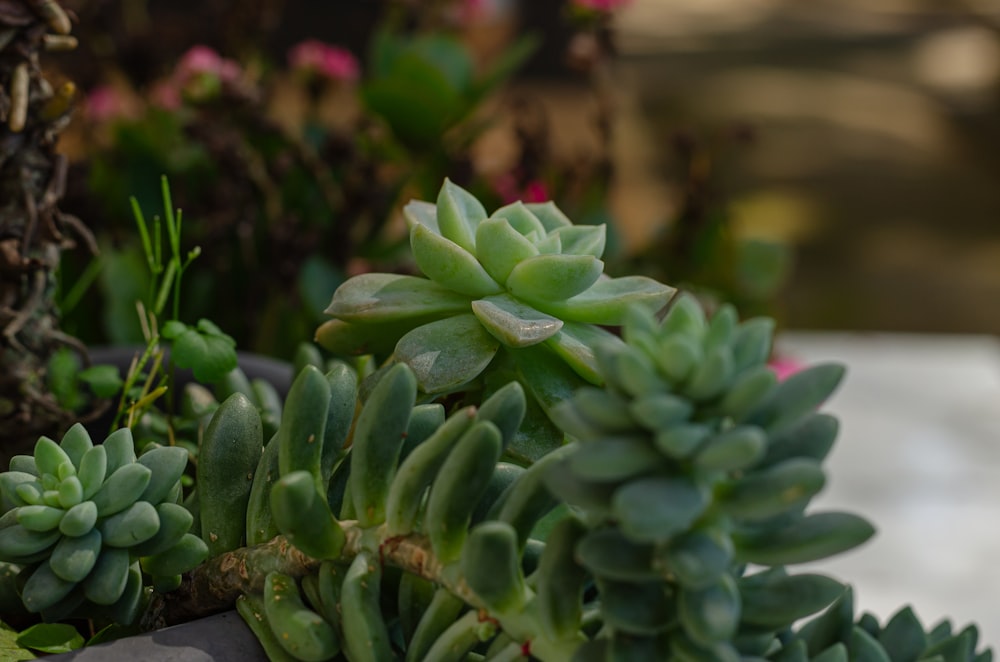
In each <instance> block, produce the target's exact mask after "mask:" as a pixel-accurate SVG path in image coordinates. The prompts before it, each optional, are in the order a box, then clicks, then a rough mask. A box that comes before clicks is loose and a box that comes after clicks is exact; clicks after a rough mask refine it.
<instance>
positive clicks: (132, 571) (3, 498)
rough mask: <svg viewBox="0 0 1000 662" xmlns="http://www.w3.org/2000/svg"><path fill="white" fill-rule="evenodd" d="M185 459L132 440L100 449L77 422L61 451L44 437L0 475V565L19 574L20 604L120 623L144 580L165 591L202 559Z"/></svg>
mask: <svg viewBox="0 0 1000 662" xmlns="http://www.w3.org/2000/svg"><path fill="white" fill-rule="evenodd" d="M187 459H188V454H187V451H185V450H184V449H182V448H179V447H166V446H162V447H151V448H149V450H147V452H145V453H143V454H142V455H141V456H140V457H138V458H137V457H136V455H135V447H134V444H133V440H132V434H131V432H130V431H129V430H128V429H127V428H125V429H121V430H118V431H117V432H114V433H112V434H111V435H110V436H109V437H108V438H107V439H106V440H105V441H104V443H103V444H99V445H94V443H93V442H92V441H91V439H90V436H89V434H88V433H87V431H86V430H85V429H84V428H83V426H82V425H80V424H79V423H78V424H76V425H74V426H73V427H72V428H70V429H69V431H68V432H67V433H66V434H65V435H64V436H63V438H62V441H61V442H60V443H58V444H57V443H56V442H55V441H53V440H51V439H49V438H47V437H42V438H41V439H39V440H38V443H37V444H36V445H35V451H34V455H30V456H29V455H17V456H15V457H14V458H13V459H12V460H11V463H10V471H7V472H4V473H3V474H0V511H2V517H0V561H3V562H5V563H12V564H17V565H18V566H20V567H21V570H20V572H19V575H18V579H19V581H20V582H21V586H20V588H19V591H20V595H21V599H22V601H23V603H24V606H25V608H26V609H27V610H28V611H29V612H32V613H41V614H42V616H43V617H44V618H45V619H46V620H60V619H64V618H67V617H71V616H73V615H79V614H88V615H89V614H93V613H94V610H95V605H96V610H97V613H104V614H105V615H106V616H107V618H109V619H111V620H113V621H115V622H118V623H122V624H130V623H132V621H133V620H135V618H136V616H137V615H138V614H139V613H140V611H141V608H142V607H143V604H142V602H143V598H144V592H143V586H144V582H143V572H144V573H146V575H147V576H148V577H149V578H150V579H151V582H152V583H153V584H154V585H156V586H159V587H161V588H165V587H166V588H169V587H171V586H176V585H178V584H179V583H180V575H181V573H183V572H187V571H188V570H190V569H192V568H193V567H195V566H196V565H198V564H199V563H201V562H202V561H204V560H205V558H206V557H207V555H208V549H207V547H206V546H205V543H204V542H202V540H201V538H199V537H197V536H195V535H192V534H190V533H188V529H189V528H190V526H191V523H192V520H193V518H192V516H191V514H190V513H189V512H188V511H187V510H186V509H185V508H184V507H183V506H181V505H180V504H179V503H177V501H178V499H179V498H180V495H181V475H182V474H183V473H184V468H185V466H186V465H187Z"/></svg>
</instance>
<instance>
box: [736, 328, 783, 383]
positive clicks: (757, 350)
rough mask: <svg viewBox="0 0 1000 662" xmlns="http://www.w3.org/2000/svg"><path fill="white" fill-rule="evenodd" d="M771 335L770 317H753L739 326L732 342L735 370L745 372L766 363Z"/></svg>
mask: <svg viewBox="0 0 1000 662" xmlns="http://www.w3.org/2000/svg"><path fill="white" fill-rule="evenodd" d="M773 335H774V320H773V319H771V318H770V317H755V318H753V319H749V320H747V321H746V322H743V323H742V324H740V326H739V328H737V329H736V333H735V337H734V340H733V355H734V356H735V357H736V369H737V370H745V369H746V368H749V367H750V366H754V365H763V364H764V363H766V362H767V359H768V357H769V356H770V355H771V338H772V336H773Z"/></svg>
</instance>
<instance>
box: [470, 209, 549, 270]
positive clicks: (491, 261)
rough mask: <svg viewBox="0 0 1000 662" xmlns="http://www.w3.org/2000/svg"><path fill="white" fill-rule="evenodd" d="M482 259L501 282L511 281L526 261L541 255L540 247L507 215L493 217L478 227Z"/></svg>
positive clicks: (480, 259) (478, 253) (486, 267)
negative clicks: (516, 227) (539, 253)
mask: <svg viewBox="0 0 1000 662" xmlns="http://www.w3.org/2000/svg"><path fill="white" fill-rule="evenodd" d="M476 245H477V246H478V247H479V249H478V251H477V257H478V258H479V262H480V263H481V264H482V265H483V267H484V268H485V269H486V271H487V273H489V274H490V275H491V276H492V277H493V278H494V279H495V280H496V281H497V282H498V283H504V282H506V281H507V277H508V276H510V272H511V271H512V270H513V269H514V267H516V266H517V265H518V263H519V262H521V261H522V260H526V259H528V258H529V257H534V256H535V255H538V249H537V248H536V247H535V245H534V244H532V243H531V242H530V241H529V240H528V239H527V238H526V237H525V236H524V235H523V234H521V233H520V232H518V231H517V230H515V229H514V228H513V226H511V224H510V222H509V221H508V220H507V219H505V218H497V217H493V218H489V219H487V220H485V221H483V222H482V223H480V225H479V227H478V228H477V229H476Z"/></svg>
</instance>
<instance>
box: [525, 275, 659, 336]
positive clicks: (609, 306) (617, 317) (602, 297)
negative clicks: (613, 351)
mask: <svg viewBox="0 0 1000 662" xmlns="http://www.w3.org/2000/svg"><path fill="white" fill-rule="evenodd" d="M675 291H676V290H675V289H674V288H672V287H670V286H669V285H664V284H663V283H659V282H657V281H655V280H653V279H652V278H646V277H645V276H625V277H622V278H599V279H598V280H597V282H595V283H594V285H593V286H592V287H590V288H589V289H588V290H586V291H585V292H582V293H581V294H578V295H576V296H574V297H572V298H570V299H566V300H563V301H556V300H547V301H537V302H535V301H533V302H532V303H535V304H536V307H537V308H538V309H539V310H541V311H542V312H546V313H548V314H550V315H554V316H556V317H558V318H559V319H561V320H572V321H574V322H588V323H590V324H601V325H603V326H618V325H620V324H621V323H622V321H623V320H624V319H625V311H626V310H628V308H629V306H632V305H638V306H642V307H644V308H646V309H648V310H651V311H653V312H656V311H659V310H660V309H661V308H663V307H664V306H665V305H667V302H668V301H670V297H672V296H673V295H674V292H675Z"/></svg>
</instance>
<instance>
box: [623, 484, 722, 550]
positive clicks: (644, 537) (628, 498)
mask: <svg viewBox="0 0 1000 662" xmlns="http://www.w3.org/2000/svg"><path fill="white" fill-rule="evenodd" d="M707 507H708V495H707V494H706V493H705V491H704V490H703V489H702V488H701V487H699V486H698V485H697V484H695V483H694V482H692V481H691V480H690V479H688V478H686V477H676V478H666V477H660V476H658V477H655V478H643V479H641V480H635V481H632V482H630V483H628V484H627V485H625V486H624V487H621V488H619V489H618V490H616V491H615V494H614V497H612V500H611V508H612V512H613V513H614V516H615V518H616V519H617V520H618V522H619V524H620V526H621V528H622V531H623V532H624V533H625V535H627V536H628V537H629V538H630V539H632V540H634V541H637V542H665V541H667V540H669V539H670V538H672V537H673V536H675V535H677V534H679V533H683V532H685V531H687V530H688V528H690V527H691V525H692V524H693V523H694V521H695V520H696V519H698V518H699V517H700V516H701V514H702V513H703V512H705V508H707Z"/></svg>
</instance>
